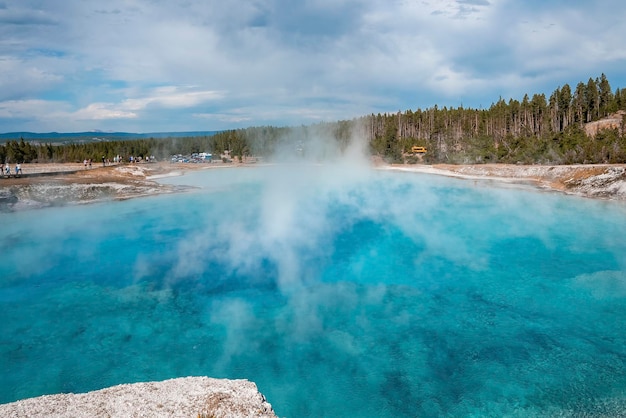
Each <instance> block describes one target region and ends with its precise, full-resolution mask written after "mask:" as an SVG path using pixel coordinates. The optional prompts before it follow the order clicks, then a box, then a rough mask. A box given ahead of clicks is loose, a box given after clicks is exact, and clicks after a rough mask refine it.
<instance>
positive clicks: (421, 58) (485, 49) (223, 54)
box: [0, 0, 626, 132]
mask: <svg viewBox="0 0 626 418" xmlns="http://www.w3.org/2000/svg"><path fill="white" fill-rule="evenodd" d="M623 22H626V7H624V3H623V0H598V1H594V2H592V1H581V0H567V1H566V0H553V1H550V0H544V1H541V0H529V1H526V0H515V1H514V0H437V1H435V0H417V1H412V0H302V1H296V0H293V1H288V0H219V1H218V0H203V1H193V0H107V1H106V2H105V1H101V0H63V1H56V0H0V132H14V131H33V132H48V131H59V132H72V131H89V130H103V131H128V132H158V131H194V130H221V129H229V128H239V127H248V126H259V125H275V126H287V125H300V124H311V123H317V122H320V121H334V120H340V119H351V118H353V117H358V116H363V115H367V114H369V113H379V112H380V113H383V112H397V111H398V110H401V111H404V110H407V109H413V110H415V109H418V108H422V109H425V108H428V107H432V106H434V105H435V104H437V105H439V106H440V107H442V106H453V107H456V106H460V105H463V106H464V107H483V108H485V107H489V106H490V105H491V103H492V102H495V101H497V100H498V98H499V97H502V98H504V99H507V100H508V99H509V98H515V99H520V100H521V99H522V97H523V95H524V93H529V94H533V93H546V94H550V93H552V91H554V89H555V88H556V87H558V86H561V85H563V84H564V83H569V84H570V85H571V86H572V87H575V85H576V83H578V82H579V81H583V82H586V81H587V80H588V79H589V77H593V78H596V77H598V76H600V74H602V73H605V74H606V75H607V77H608V79H609V81H610V83H611V87H612V88H613V90H615V88H616V87H620V88H624V87H626V44H625V43H624V39H626V25H625V24H623Z"/></svg>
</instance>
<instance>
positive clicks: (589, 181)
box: [0, 162, 626, 212]
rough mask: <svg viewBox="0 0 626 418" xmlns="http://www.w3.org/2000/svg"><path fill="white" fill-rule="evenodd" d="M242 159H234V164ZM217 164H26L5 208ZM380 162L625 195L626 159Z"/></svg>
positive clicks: (128, 194)
mask: <svg viewBox="0 0 626 418" xmlns="http://www.w3.org/2000/svg"><path fill="white" fill-rule="evenodd" d="M242 165H243V164H229V166H231V167H237V166H242ZM218 166H219V167H223V166H224V165H223V164H222V163H214V164H210V165H204V164H172V163H167V162H162V163H151V164H132V165H130V164H127V165H114V166H107V167H101V166H98V167H96V168H92V169H89V168H87V169H86V168H84V167H83V166H82V164H25V165H24V173H25V174H24V175H23V176H20V177H17V178H16V177H11V178H0V212H12V211H21V210H26V209H37V208H43V207H50V206H66V205H72V204H85V203H93V202H100V201H106V200H123V199H131V198H136V197H142V196H151V195H156V194H163V193H178V192H183V191H187V190H189V189H190V187H185V186H172V185H166V184H161V183H159V182H158V181H156V179H158V178H159V177H164V176H169V175H182V174H184V172H186V171H193V170H199V169H211V168H216V167H218ZM375 166H376V168H378V169H386V170H400V171H409V172H419V173H428V174H436V175H444V176H453V177H459V178H464V179H473V180H490V181H500V182H508V183H518V184H527V185H533V186H535V187H538V188H542V189H546V190H552V191H558V192H562V193H567V194H572V195H578V196H583V197H589V198H598V199H610V200H620V201H621V200H626V165H623V164H594V165H558V166H548V165H508V164H475V165H452V164H435V165H422V164H416V165H384V164H377V165H375Z"/></svg>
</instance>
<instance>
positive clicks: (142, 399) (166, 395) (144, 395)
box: [0, 377, 276, 418]
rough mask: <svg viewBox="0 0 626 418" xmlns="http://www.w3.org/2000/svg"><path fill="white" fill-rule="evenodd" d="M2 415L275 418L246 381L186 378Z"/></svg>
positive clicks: (49, 398) (0, 408)
mask: <svg viewBox="0 0 626 418" xmlns="http://www.w3.org/2000/svg"><path fill="white" fill-rule="evenodd" d="M0 416H1V417H7V418H8V417H10V418H18V417H47V418H53V417H59V418H60V417H63V418H67V417H185V418H196V417H198V416H206V417H216V418H217V417H276V415H275V414H274V410H273V409H272V405H271V404H269V403H268V402H267V401H266V399H265V396H263V394H261V393H260V392H259V390H258V389H257V387H256V385H255V384H254V383H253V382H250V381H248V380H229V379H212V378H209V377H183V378H178V379H170V380H164V381H162V382H146V383H134V384H124V385H118V386H112V387H110V388H106V389H101V390H96V391H93V392H88V393H79V394H72V393H68V394H58V395H45V396H40V397H38V398H30V399H24V400H21V401H17V402H12V403H8V404H4V405H0Z"/></svg>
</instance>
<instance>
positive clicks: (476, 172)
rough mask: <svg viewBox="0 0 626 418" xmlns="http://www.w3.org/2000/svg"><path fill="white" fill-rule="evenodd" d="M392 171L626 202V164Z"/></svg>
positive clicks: (419, 167)
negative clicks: (503, 183)
mask: <svg viewBox="0 0 626 418" xmlns="http://www.w3.org/2000/svg"><path fill="white" fill-rule="evenodd" d="M386 168H387V169H391V170H400V171H410V172H420V173H429V174H437V175H444V176H452V177H459V178H464V179H471V180H492V181H501V182H507V183H518V184H527V185H532V186H534V187H538V188H540V189H545V190H550V191H557V192H562V193H566V194H571V195H576V196H582V197H588V198H594V199H608V200H620V201H621V200H626V165H624V164H593V165H591V164H590V165H511V164H473V165H452V164H435V165H392V166H388V167H386Z"/></svg>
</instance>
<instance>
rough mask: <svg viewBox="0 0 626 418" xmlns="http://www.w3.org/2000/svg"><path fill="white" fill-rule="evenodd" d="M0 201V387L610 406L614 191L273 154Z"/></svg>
mask: <svg viewBox="0 0 626 418" xmlns="http://www.w3.org/2000/svg"><path fill="white" fill-rule="evenodd" d="M163 181H166V182H179V183H183V184H194V185H196V186H198V187H199V188H198V190H197V191H195V192H192V193H185V194H178V195H166V196H157V197H149V198H141V199H136V200H131V201H124V202H110V203H103V204H96V205H87V206H76V207H66V208H49V209H43V210H36V211H29V212H23V213H10V214H0V221H1V223H2V225H3V227H2V230H1V231H0V245H1V248H0V304H1V306H2V309H1V310H0V369H1V370H2V371H3V372H2V373H0V402H2V403H4V402H11V401H14V400H16V399H21V398H25V397H32V396H38V395H42V394H49V393H59V392H85V391H89V390H94V389H99V388H102V387H107V386H111V385H115V384H119V383H129V382H137V381H149V380H162V379H166V378H172V377H181V376H191V375H193V376H198V375H207V376H212V377H225V378H246V379H249V380H252V381H254V382H256V383H257V385H258V387H259V389H260V390H261V392H263V393H264V394H265V395H266V396H267V398H268V400H269V401H270V402H271V403H272V404H273V406H274V408H275V410H276V412H277V414H278V415H279V416H289V417H300V416H316V417H317V416H333V417H340V416H361V417H367V416H371V417H385V416H388V417H398V416H444V415H449V416H504V415H508V416H529V415H531V416H538V415H539V416H540V415H559V414H560V415H568V414H571V413H574V412H576V413H588V414H590V415H594V414H595V415H598V414H602V413H604V414H607V415H609V416H611V415H615V414H616V412H617V411H623V410H624V408H625V405H626V401H625V399H626V333H624V329H626V240H625V239H624V237H625V236H626V209H625V207H624V205H623V203H614V202H605V201H594V200H588V199H581V198H576V197H568V196H562V195H558V194H552V193H545V192H538V191H534V190H527V189H513V188H505V187H497V186H495V187H494V185H490V184H486V183H481V182H474V181H464V180H458V179H447V178H440V177H434V176H428V175H422V174H414V173H385V172H375V173H373V172H369V171H363V170H360V169H358V168H348V169H345V168H344V169H336V168H332V167H326V166H306V167H300V166H295V165H294V166H276V167H266V168H256V169H250V170H248V169H222V170H206V171H201V172H196V173H193V174H190V175H187V176H184V177H181V178H176V179H167V180H163Z"/></svg>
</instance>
